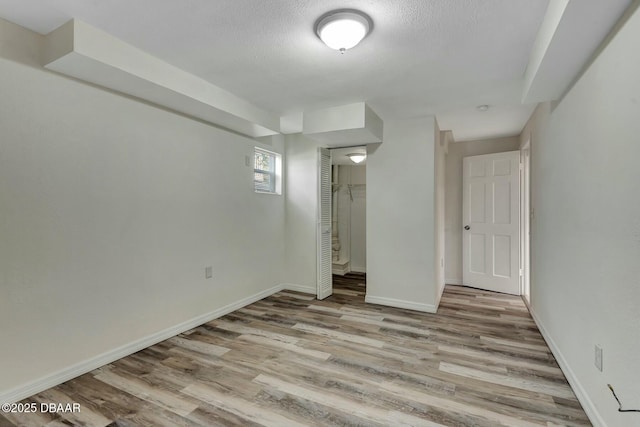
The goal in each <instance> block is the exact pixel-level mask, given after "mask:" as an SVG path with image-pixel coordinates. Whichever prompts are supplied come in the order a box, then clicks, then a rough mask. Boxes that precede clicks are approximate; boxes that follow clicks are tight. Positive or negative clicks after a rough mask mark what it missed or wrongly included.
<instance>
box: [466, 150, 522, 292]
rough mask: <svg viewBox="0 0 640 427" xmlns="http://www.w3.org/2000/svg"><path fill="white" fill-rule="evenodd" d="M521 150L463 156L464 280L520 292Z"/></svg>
mask: <svg viewBox="0 0 640 427" xmlns="http://www.w3.org/2000/svg"><path fill="white" fill-rule="evenodd" d="M519 175H520V152H519V151H510V152H506V153H497V154H486V155H483V156H473V157H465V158H464V159H463V177H462V183H463V195H462V222H463V223H462V226H463V228H464V230H463V233H462V248H463V254H462V268H463V272H462V281H463V283H464V284H465V285H466V286H472V287H474V288H480V289H487V290H490V291H496V292H505V293H509V294H514V295H519V294H520V283H519V282H520V279H519V276H520V269H519V264H520V262H519V261H520V259H519V254H520V218H519V217H520V209H519V207H520V206H519V205H520V196H519V194H520V183H519Z"/></svg>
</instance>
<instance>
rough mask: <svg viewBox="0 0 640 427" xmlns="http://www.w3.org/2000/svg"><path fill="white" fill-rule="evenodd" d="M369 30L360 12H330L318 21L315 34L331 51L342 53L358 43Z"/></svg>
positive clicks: (367, 21) (366, 21)
mask: <svg viewBox="0 0 640 427" xmlns="http://www.w3.org/2000/svg"><path fill="white" fill-rule="evenodd" d="M369 28H370V25H369V19H368V18H367V17H366V16H365V15H364V14H361V13H360V12H355V11H353V12H335V13H332V12H330V13H329V15H327V16H325V17H324V18H322V19H320V21H319V22H318V24H317V27H316V33H317V34H318V37H320V40H322V41H323V42H324V44H326V45H327V46H329V47H330V48H331V49H335V50H339V51H341V52H344V51H345V50H347V49H351V48H353V47H354V46H356V45H357V44H358V43H360V41H362V39H363V38H365V37H366V36H367V33H368V32H369Z"/></svg>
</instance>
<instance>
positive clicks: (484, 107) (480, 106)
mask: <svg viewBox="0 0 640 427" xmlns="http://www.w3.org/2000/svg"><path fill="white" fill-rule="evenodd" d="M488 109H489V106H488V105H487V104H483V105H478V106H477V107H476V110H478V111H482V112H485V111H487V110H488Z"/></svg>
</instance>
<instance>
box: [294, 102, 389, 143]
mask: <svg viewBox="0 0 640 427" xmlns="http://www.w3.org/2000/svg"><path fill="white" fill-rule="evenodd" d="M383 127H384V124H383V122H382V119H380V117H378V115H377V114H376V113H375V112H374V111H373V110H372V109H371V108H370V107H369V106H368V105H367V104H365V103H364V102H356V103H354V104H347V105H341V106H338V107H331V108H324V109H322V110H315V111H309V112H305V113H304V114H303V117H302V133H303V134H304V135H306V136H307V137H309V138H311V139H313V140H316V141H318V142H322V143H324V144H326V145H327V146H328V147H332V148H333V147H349V146H354V145H364V144H371V143H379V142H382V131H383Z"/></svg>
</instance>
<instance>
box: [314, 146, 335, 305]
mask: <svg viewBox="0 0 640 427" xmlns="http://www.w3.org/2000/svg"><path fill="white" fill-rule="evenodd" d="M318 196H319V197H318V201H319V203H318V238H317V240H318V268H317V271H318V280H317V292H316V293H317V297H318V299H325V298H326V297H328V296H329V295H331V294H332V293H333V281H332V278H331V152H330V151H329V150H327V149H326V148H319V149H318Z"/></svg>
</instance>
